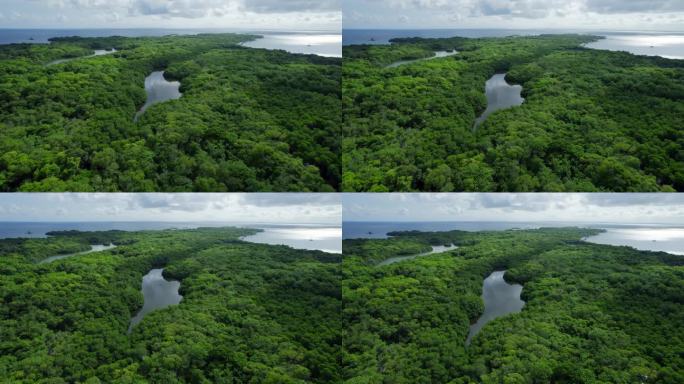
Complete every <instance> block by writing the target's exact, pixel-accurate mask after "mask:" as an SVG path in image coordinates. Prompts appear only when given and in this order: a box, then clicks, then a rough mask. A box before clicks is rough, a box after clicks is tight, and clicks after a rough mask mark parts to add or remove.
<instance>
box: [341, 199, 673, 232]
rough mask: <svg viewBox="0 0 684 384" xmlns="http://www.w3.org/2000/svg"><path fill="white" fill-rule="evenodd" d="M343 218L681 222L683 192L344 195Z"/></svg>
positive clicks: (352, 219)
mask: <svg viewBox="0 0 684 384" xmlns="http://www.w3.org/2000/svg"><path fill="white" fill-rule="evenodd" d="M342 203H343V212H344V213H343V217H344V220H345V221H579V222H623V223H624V222H633V223H659V222H664V223H679V224H684V195H680V194H619V193H606V194H601V193H596V194H586V193H561V194H553V193H437V194H434V193H394V194H343V198H342Z"/></svg>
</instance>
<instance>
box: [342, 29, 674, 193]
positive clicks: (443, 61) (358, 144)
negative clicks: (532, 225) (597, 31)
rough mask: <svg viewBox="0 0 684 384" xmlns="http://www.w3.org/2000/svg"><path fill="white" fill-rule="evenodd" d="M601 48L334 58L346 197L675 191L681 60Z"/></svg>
mask: <svg viewBox="0 0 684 384" xmlns="http://www.w3.org/2000/svg"><path fill="white" fill-rule="evenodd" d="M598 39H600V37H599V36H590V35H574V34H568V35H539V36H511V37H489V38H463V37H453V38H396V39H392V40H391V44H388V45H369V44H363V45H349V46H345V47H344V48H343V54H344V70H343V94H344V98H343V103H344V104H343V108H344V127H343V130H344V133H343V135H344V138H345V139H344V145H343V153H344V158H343V170H344V175H343V190H344V191H350V192H351V191H375V192H383V191H435V192H448V191H475V192H484V191H499V192H514V191H519V192H523V191H558V192H561V191H568V192H569V191H615V192H635V191H640V192H647V191H654V192H655V191H684V157H683V154H682V151H681V148H682V145H683V142H682V136H681V128H682V127H681V122H682V121H684V60H671V59H665V58H661V57H652V56H636V55H632V54H629V53H626V52H613V51H603V50H596V49H589V48H585V47H584V45H585V44H587V43H590V42H593V41H596V40H598ZM452 50H455V51H456V52H457V54H454V55H450V56H448V57H439V56H440V55H439V54H438V53H440V52H449V51H452ZM427 58H430V59H431V60H425V59H427ZM398 64H401V65H398ZM516 92H517V95H516V94H515V93H516ZM509 99H510V100H509Z"/></svg>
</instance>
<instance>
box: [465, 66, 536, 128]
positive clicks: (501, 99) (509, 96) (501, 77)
mask: <svg viewBox="0 0 684 384" xmlns="http://www.w3.org/2000/svg"><path fill="white" fill-rule="evenodd" d="M521 92H522V86H521V85H510V84H508V83H507V82H506V74H505V73H497V74H495V75H494V76H492V77H491V78H490V79H489V80H487V82H486V83H485V94H486V96H487V109H486V110H485V111H484V112H483V113H482V115H480V117H478V118H477V119H476V120H475V125H474V126H473V128H477V127H479V126H480V124H482V123H483V122H484V121H485V120H486V119H487V116H489V115H491V114H492V113H494V112H496V111H498V110H501V109H506V108H510V107H515V106H518V105H521V104H522V103H523V102H524V101H525V99H523V98H522V97H521V96H520V93H521Z"/></svg>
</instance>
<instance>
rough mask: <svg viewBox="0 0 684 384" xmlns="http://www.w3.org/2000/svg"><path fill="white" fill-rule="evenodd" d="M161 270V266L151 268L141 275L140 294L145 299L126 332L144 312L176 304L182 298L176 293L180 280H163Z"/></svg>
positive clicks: (140, 318)
mask: <svg viewBox="0 0 684 384" xmlns="http://www.w3.org/2000/svg"><path fill="white" fill-rule="evenodd" d="M163 271H164V269H163V268H161V269H153V270H151V271H150V272H149V273H148V274H147V275H145V276H143V280H142V294H143V297H144V299H145V301H144V304H143V307H142V309H141V310H140V312H138V314H137V315H135V317H133V318H132V319H131V324H130V325H129V326H128V333H130V332H131V331H132V330H133V327H135V326H136V325H137V324H138V323H139V322H140V321H142V319H143V317H145V315H146V314H148V313H150V312H152V311H155V310H157V309H162V308H165V307H168V306H170V305H176V304H178V303H180V302H181V300H182V299H183V296H181V295H179V294H178V289H179V288H180V282H178V281H175V280H174V281H166V280H164V276H162V272H163Z"/></svg>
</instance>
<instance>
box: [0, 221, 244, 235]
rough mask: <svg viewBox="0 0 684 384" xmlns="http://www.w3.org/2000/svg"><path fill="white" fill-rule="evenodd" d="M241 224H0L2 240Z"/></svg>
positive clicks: (121, 222)
mask: <svg viewBox="0 0 684 384" xmlns="http://www.w3.org/2000/svg"><path fill="white" fill-rule="evenodd" d="M231 225H232V226H236V225H239V224H231V223H217V222H187V223H178V222H161V221H160V222H156V221H111V222H87V221H84V222H49V223H47V222H42V223H41V222H0V239H9V238H20V237H21V238H43V237H47V235H46V234H47V233H48V232H51V231H82V232H89V231H109V230H118V231H145V230H164V229H192V228H199V227H226V226H231Z"/></svg>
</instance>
